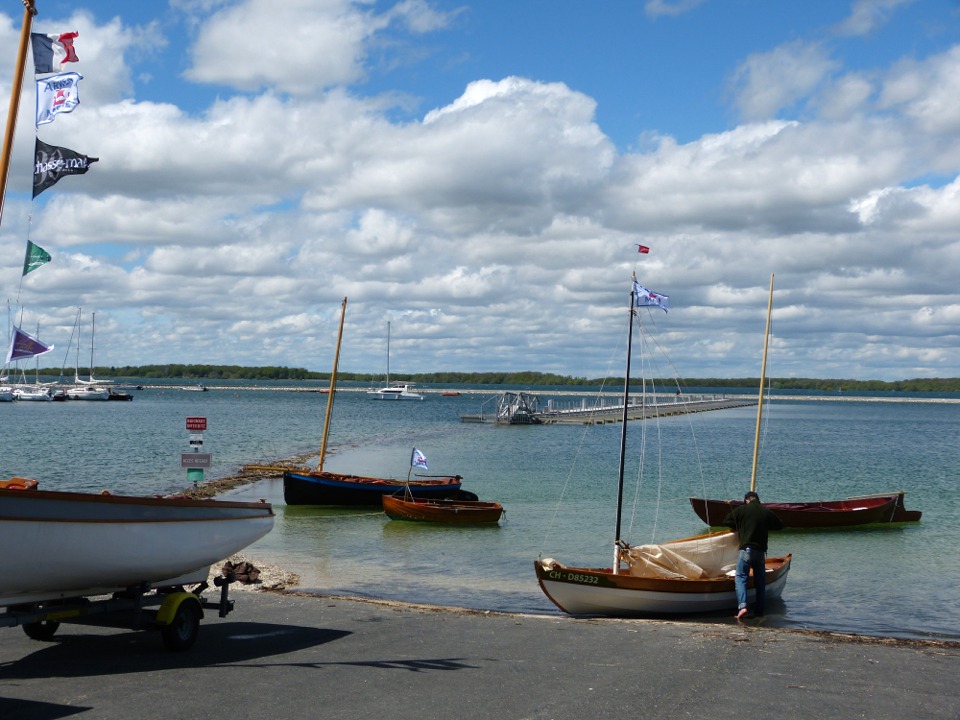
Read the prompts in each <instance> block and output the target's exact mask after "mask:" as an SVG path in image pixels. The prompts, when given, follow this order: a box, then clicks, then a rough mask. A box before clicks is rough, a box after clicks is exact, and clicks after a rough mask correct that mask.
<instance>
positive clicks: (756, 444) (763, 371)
mask: <svg viewBox="0 0 960 720" xmlns="http://www.w3.org/2000/svg"><path fill="white" fill-rule="evenodd" d="M772 311H773V273H770V297H769V298H768V299H767V329H766V331H765V332H764V336H763V362H761V363H760V395H759V396H758V400H757V430H756V433H754V437H753V469H752V471H751V472H750V492H756V491H757V458H758V457H759V454H760V421H761V419H762V418H763V385H764V383H765V382H766V377H767V346H768V344H769V342H770V314H771V312H772Z"/></svg>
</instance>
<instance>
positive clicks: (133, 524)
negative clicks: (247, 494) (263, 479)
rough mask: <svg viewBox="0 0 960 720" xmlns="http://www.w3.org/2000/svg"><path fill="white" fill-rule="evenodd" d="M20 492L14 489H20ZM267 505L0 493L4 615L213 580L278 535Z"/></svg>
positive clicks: (24, 489) (28, 490) (19, 485)
mask: <svg viewBox="0 0 960 720" xmlns="http://www.w3.org/2000/svg"><path fill="white" fill-rule="evenodd" d="M14 488H16V489H14ZM273 521H274V514H273V509H272V506H271V505H270V504H269V503H266V502H230V501H221V500H193V499H189V498H184V497H140V496H127V495H110V494H105V493H101V494H97V493H79V492H59V491H48V490H37V489H36V486H35V483H34V482H33V481H31V480H26V479H23V478H15V479H14V482H10V481H7V482H4V483H2V484H0V546H2V547H4V548H8V550H12V549H14V548H15V549H16V550H15V551H8V552H4V553H2V554H0V606H6V605H20V604H23V603H34V602H41V601H46V600H55V599H61V598H69V597H82V596H89V595H99V594H106V593H110V592H113V591H116V590H122V589H125V588H130V587H134V586H139V585H142V584H144V583H146V584H150V585H153V586H158V585H161V584H170V585H173V584H183V583H188V582H202V581H203V580H206V578H207V574H208V571H209V568H210V566H211V565H212V564H213V563H215V562H218V561H220V560H223V559H224V558H228V557H230V556H231V555H233V554H234V553H236V552H238V551H240V550H242V549H243V548H245V547H247V546H248V545H250V544H251V543H253V542H255V541H257V540H259V539H260V538H261V537H263V536H264V535H266V534H267V533H268V532H270V530H271V528H272V527H273Z"/></svg>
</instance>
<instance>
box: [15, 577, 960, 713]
mask: <svg viewBox="0 0 960 720" xmlns="http://www.w3.org/2000/svg"><path fill="white" fill-rule="evenodd" d="M234 596H235V599H236V601H237V602H236V609H235V611H234V612H233V613H232V614H231V615H230V616H228V617H227V618H218V617H216V616H215V614H212V613H208V615H207V617H206V618H205V619H204V620H203V622H202V624H201V628H200V635H199V639H198V640H197V642H196V644H195V645H194V646H193V648H191V649H190V650H187V651H185V652H182V653H172V652H169V651H167V650H166V649H164V646H163V644H162V642H161V640H160V637H159V635H158V634H156V633H152V632H132V631H129V630H118V629H110V628H102V627H88V626H79V625H63V626H61V628H60V629H59V631H58V632H57V634H56V635H55V636H54V638H53V640H52V641H48V642H38V641H35V640H30V639H28V638H27V637H26V635H25V634H24V633H23V631H22V630H21V629H20V628H5V629H0V719H2V720H20V719H21V718H24V719H29V720H54V719H55V718H71V717H77V718H83V719H84V720H86V719H92V718H111V719H115V718H137V720H151V719H152V718H164V719H167V718H191V719H193V718H198V719H199V718H203V719H207V718H209V719H214V720H215V719H217V718H232V719H236V720H244V719H245V718H256V719H257V720H263V719H265V718H267V719H274V718H275V719H277V720H279V719H281V718H282V719H286V718H376V719H377V720H425V719H427V720H429V719H432V718H437V719H440V718H442V719H443V720H471V719H473V718H477V719H483V720H486V719H488V718H498V719H504V718H507V719H513V718H557V719H558V720H560V719H568V718H573V719H580V718H582V719H584V720H588V719H590V720H592V719H593V718H644V719H656V718H671V719H676V718H688V717H689V718H710V719H711V720H713V719H717V718H736V719H737V720H742V719H744V718H773V717H776V718H786V719H789V718H843V719H844V720H846V719H848V718H871V719H879V720H882V719H884V718H896V719H897V720H902V719H910V720H916V719H922V718H949V719H951V720H957V719H958V718H960V686H958V682H957V678H958V677H960V644H943V643H911V642H903V641H899V642H898V641H877V640H863V639H855V638H854V639H850V638H841V637H837V636H831V635H818V634H803V633H796V632H790V631H785V630H780V629H772V628H767V627H765V626H752V625H739V624H737V623H736V621H735V620H733V619H732V618H731V620H730V621H729V622H726V623H712V624H706V623H696V622H689V621H683V622H663V621H644V620H578V619H572V618H567V617H552V616H550V617H548V616H527V615H498V614H481V613H472V612H471V613H466V612H461V611H453V610H442V609H441V610H438V609H427V608H417V607H410V606H403V605H391V604H380V603H369V602H362V601H357V600H349V599H344V598H331V597H301V596H290V595H278V594H270V593H235V595H234Z"/></svg>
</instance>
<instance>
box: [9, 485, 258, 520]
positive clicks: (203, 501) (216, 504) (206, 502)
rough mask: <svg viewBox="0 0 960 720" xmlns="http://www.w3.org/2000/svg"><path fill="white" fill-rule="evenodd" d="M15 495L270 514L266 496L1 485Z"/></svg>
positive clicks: (110, 503)
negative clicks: (213, 496) (221, 497)
mask: <svg viewBox="0 0 960 720" xmlns="http://www.w3.org/2000/svg"><path fill="white" fill-rule="evenodd" d="M6 496H9V497H16V498H20V499H24V500H28V501H41V500H47V501H50V500H58V501H62V502H81V503H100V504H108V505H153V506H157V507H181V508H188V507H189V508H193V507H195V508H249V509H266V510H269V514H270V515H273V514H274V513H273V505H272V504H271V503H268V502H266V501H265V500H251V501H245V500H212V499H209V498H190V497H186V496H163V495H153V496H151V495H114V494H113V493H107V492H104V493H84V492H75V491H65V490H39V489H26V490H22V489H11V488H0V498H2V497H6Z"/></svg>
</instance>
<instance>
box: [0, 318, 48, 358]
mask: <svg viewBox="0 0 960 720" xmlns="http://www.w3.org/2000/svg"><path fill="white" fill-rule="evenodd" d="M51 350H53V345H50V346H49V347H47V346H46V345H44V344H43V343H42V342H40V341H39V340H37V339H36V338H35V337H33V336H32V335H30V334H29V333H25V332H24V331H23V330H21V329H20V328H18V327H16V326H14V328H13V337H12V338H10V349H9V350H7V362H8V363H9V362H11V361H13V360H25V359H26V358H32V357H36V356H37V355H43V354H45V353H48V352H50V351H51Z"/></svg>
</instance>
